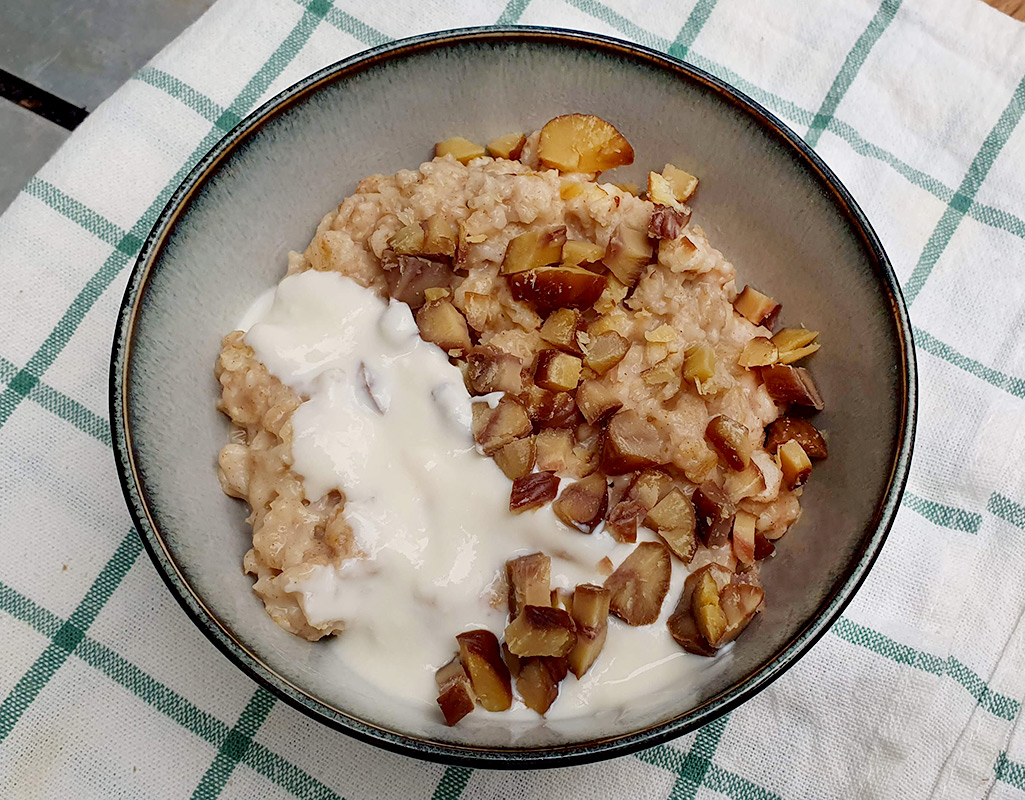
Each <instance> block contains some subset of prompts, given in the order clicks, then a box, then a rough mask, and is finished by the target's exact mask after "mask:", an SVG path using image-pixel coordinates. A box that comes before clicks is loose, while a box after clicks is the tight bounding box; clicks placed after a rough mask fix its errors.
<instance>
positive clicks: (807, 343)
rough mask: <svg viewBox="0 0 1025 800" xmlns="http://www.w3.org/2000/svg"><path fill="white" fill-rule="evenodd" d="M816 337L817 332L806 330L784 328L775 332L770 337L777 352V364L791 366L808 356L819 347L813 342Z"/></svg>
mask: <svg viewBox="0 0 1025 800" xmlns="http://www.w3.org/2000/svg"><path fill="white" fill-rule="evenodd" d="M818 336H819V334H818V331H810V330H808V329H807V328H784V329H783V330H781V331H779V332H777V333H776V334H775V335H774V336H773V337H772V343H773V344H774V345H776V348H777V349H778V350H779V363H780V364H793V363H794V362H795V361H800V360H801V359H802V358H804V357H805V356H810V355H811V354H812V353H814V352H815V351H816V350H818V349H819V347H821V345H820V344H818V343H817V342H815V340H816V339H817V338H818ZM813 342H815V343H814V344H813Z"/></svg>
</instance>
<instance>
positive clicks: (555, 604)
mask: <svg viewBox="0 0 1025 800" xmlns="http://www.w3.org/2000/svg"><path fill="white" fill-rule="evenodd" d="M550 605H551V607H552V608H561V609H563V610H564V611H569V610H570V609H571V608H573V592H572V590H570V589H552V599H551V603H550Z"/></svg>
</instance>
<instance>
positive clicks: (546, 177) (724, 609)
mask: <svg viewBox="0 0 1025 800" xmlns="http://www.w3.org/2000/svg"><path fill="white" fill-rule="evenodd" d="M632 160H633V151H632V149H631V148H630V146H629V144H628V143H627V142H626V140H625V139H623V137H622V136H621V135H620V134H619V133H618V131H616V130H615V128H614V127H612V126H611V125H610V124H609V123H607V122H604V121H603V120H600V119H597V118H595V117H586V116H583V115H567V116H564V117H559V118H556V119H555V120H552V121H551V122H549V123H548V125H546V126H545V127H544V128H543V129H542V130H541V131H539V132H536V133H534V134H532V135H530V136H526V137H525V136H520V135H509V136H503V137H501V138H500V139H497V140H495V141H494V142H492V143H491V144H489V145H488V147H487V148H486V149H485V148H482V147H479V146H477V145H475V144H473V143H472V142H469V141H467V140H464V139H452V140H448V141H446V142H442V143H439V145H438V146H437V148H436V157H435V158H434V159H433V160H432V161H430V162H427V163H425V164H423V165H421V167H420V168H419V169H418V170H415V171H414V170H403V171H400V172H398V173H396V174H395V175H391V176H383V175H374V176H370V177H368V178H366V179H364V180H363V181H361V182H360V184H359V186H358V187H357V189H356V192H355V193H354V194H353V195H352V196H350V197H348V198H346V199H345V200H344V201H343V202H342V204H341V205H340V206H339V207H338V209H337V210H335V211H332V212H331V213H329V214H328V215H327V216H325V217H324V219H323V220H322V221H321V223H320V225H319V227H318V229H317V233H316V235H315V236H314V238H313V241H312V242H311V243H310V245H309V247H308V248H307V249H306V251H305V252H304V253H302V254H298V253H293V254H291V255H290V258H289V264H288V271H287V275H286V277H285V278H284V279H283V280H282V282H281V284H280V285H279V286H278V287H277V289H276V291H275V292H274V293H273V296H272V297H268V298H266V299H265V300H264V301H262V302H261V303H260V304H258V306H257V307H254V309H253V311H252V312H251V313H250V315H249V316H248V318H247V324H246V325H245V326H243V327H244V328H245V330H238V331H235V332H233V333H230V334H229V335H228V336H227V337H225V339H224V343H223V348H222V351H221V355H220V357H219V359H218V362H217V367H216V372H217V377H218V380H219V381H220V384H221V400H220V408H221V409H222V410H223V411H224V412H225V413H226V414H227V415H228V416H229V417H230V418H231V420H232V435H231V441H230V443H229V444H227V445H225V446H224V448H223V449H222V451H221V454H220V458H219V470H218V476H219V478H220V481H221V485H222V487H223V489H224V491H225V492H226V493H227V494H229V495H231V496H233V497H238V498H240V499H243V500H245V501H247V503H248V504H249V507H250V509H251V514H250V517H249V522H250V524H251V525H252V529H253V547H252V549H251V550H250V551H249V552H248V553H247V555H246V558H245V564H244V567H245V569H246V571H247V572H248V573H250V574H252V575H253V576H254V577H255V579H256V582H255V584H254V590H255V591H256V593H257V595H259V597H260V598H261V599H262V600H263V602H264V604H265V606H266V608H267V612H268V614H269V615H270V616H271V617H272V618H273V619H274V621H275V622H276V623H277V624H278V625H280V626H281V627H282V628H284V629H285V630H287V631H290V632H291V633H294V634H296V635H299V636H302V637H304V638H306V639H309V640H311V641H316V640H319V639H321V638H323V637H327V636H334V635H336V634H337V636H336V637H335V638H336V639H337V641H338V644H339V645H340V646H341V647H342V649H341V650H340V651H339V652H340V658H341V660H342V661H343V662H344V667H345V668H348V669H352V670H355V671H358V672H360V673H361V674H363V675H365V676H367V677H368V679H369V680H371V681H372V682H374V683H376V684H377V685H378V686H380V687H381V688H382V690H384V691H390V692H395V693H398V694H403V695H408V696H409V697H410V698H411V700H414V701H415V700H418V699H419V700H421V701H423V700H425V699H426V700H430V701H431V702H433V700H434V698H435V697H436V698H437V702H438V705H439V706H440V708H441V712H442V714H443V716H444V719H445V720H446V721H447V722H448V723H449V724H455V723H456V722H458V720H459V719H460V718H461V717H462V716H464V715H465V714H466V713H469V712H470V711H472V710H473V709H474V708H475V707H476V705H478V704H479V705H480V706H482V707H483V708H484V709H486V710H489V711H506V710H508V709H510V708H512V709H513V711H514V712H515V711H516V710H518V709H524V708H526V709H533V711H536V712H538V713H541V714H545V713H548V714H549V715H551V714H556V713H571V712H572V711H573V710H577V711H579V710H580V709H581V708H583V707H585V706H589V705H597V706H602V705H608V704H613V703H623V702H629V696H630V694H631V693H636V694H640V693H643V692H645V691H650V690H651V689H652V688H657V687H660V686H671V685H674V684H676V685H679V682H680V681H685V680H686V679H687V676H688V675H689V674H691V673H692V670H693V668H694V664H695V663H696V661H697V660H698V659H696V658H695V656H713V655H715V654H716V652H717V651H718V650H719V649H720V648H722V647H725V646H727V645H728V644H729V643H730V642H731V641H733V639H734V638H736V636H738V635H739V634H740V633H741V632H742V631H743V630H744V628H745V627H746V626H747V624H748V623H749V622H750V621H751V619H752V618H754V616H755V615H756V614H757V612H758V611H759V610H760V609H761V607H762V605H763V603H764V602H765V600H764V592H763V590H762V588H761V584H760V581H759V579H758V562H759V561H760V560H761V559H763V558H766V557H770V556H771V555H772V554H773V552H774V548H775V545H774V542H775V541H776V540H778V539H779V538H780V537H781V536H782V535H783V534H784V533H785V532H786V531H787V529H788V528H789V527H790V526H791V525H792V524H793V523H794V522H795V521H796V520H797V518H798V516H799V514H800V505H799V498H800V494H801V491H802V489H801V487H802V485H803V484H804V482H805V481H806V480H807V478H808V476H809V474H810V472H811V459H817V458H825V456H826V446H825V441H824V439H823V438H822V436H821V434H820V433H819V432H818V431H817V430H816V429H815V427H814V426H813V424H812V423H811V422H809V421H808V419H807V414H808V413H811V412H814V411H815V410H818V409H821V407H822V401H821V399H820V397H819V394H818V391H817V389H816V388H815V385H814V382H813V381H812V379H811V376H810V374H809V373H808V372H807V371H806V370H805V369H803V368H801V367H798V366H795V364H796V362H798V361H800V360H801V359H803V358H806V357H807V356H809V355H811V354H812V353H814V352H815V351H816V350H817V349H818V347H819V345H818V343H817V341H816V339H817V334H816V333H815V332H814V331H808V330H806V329H804V328H782V329H780V330H778V331H776V332H775V333H774V332H773V329H774V326H775V323H776V318H777V316H778V314H779V310H780V306H779V305H778V304H777V303H776V302H775V301H774V300H772V299H771V298H769V297H767V296H765V295H764V294H762V293H760V292H758V291H756V290H755V289H754V288H753V287H750V286H748V287H745V288H744V289H743V291H738V287H737V281H736V276H735V272H734V269H733V267H732V265H731V264H730V263H729V262H727V261H726V260H725V258H724V257H723V255H722V254H721V253H720V252H719V251H718V250H716V249H714V248H713V247H712V246H711V245H710V244H709V242H708V240H707V239H706V237H705V235H704V233H703V232H702V231H701V229H700V228H698V227H696V226H694V225H692V224H690V209H689V207H688V206H687V205H686V203H687V201H688V200H689V199H690V198H691V196H692V195H693V193H694V191H695V189H696V187H697V183H698V181H697V179H696V178H695V177H693V176H691V175H689V174H688V173H686V172H684V171H683V170H681V169H679V168H677V167H675V166H673V165H666V166H665V168H664V169H663V170H662V171H661V172H652V173H649V177H648V183H647V187H646V191H644V193H643V195H641V193H640V192H639V191H638V190H637V189H636V188H634V187H629V186H618V185H614V184H611V183H604V182H601V181H600V180H599V179H598V174H599V173H600V172H602V171H604V170H606V169H610V168H612V167H615V166H619V165H622V164H628V163H630V162H632ZM642 673H643V674H644V676H645V677H644V679H639V677H638V676H639V675H640V674H642ZM556 698H560V700H559V702H558V703H556V704H555V705H553V703H554V702H555V700H556ZM549 709H551V711H549ZM530 713H533V712H530Z"/></svg>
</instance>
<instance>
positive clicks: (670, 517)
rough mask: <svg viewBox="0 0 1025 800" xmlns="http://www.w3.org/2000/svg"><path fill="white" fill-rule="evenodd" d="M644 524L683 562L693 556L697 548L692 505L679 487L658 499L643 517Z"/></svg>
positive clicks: (687, 561) (686, 561)
mask: <svg viewBox="0 0 1025 800" xmlns="http://www.w3.org/2000/svg"><path fill="white" fill-rule="evenodd" d="M644 524H645V525H647V526H648V527H649V528H651V529H652V530H653V531H655V532H656V533H657V534H658V535H659V536H661V537H662V539H663V540H664V541H665V543H666V544H667V545H669V549H670V550H672V551H673V553H675V554H676V556H677V557H678V558H680V559H682V560H683V561H684V563H689V562H690V560H691V559H692V558H694V552H695V551H696V550H697V538H696V537H695V531H696V522H695V517H694V506H693V505H691V502H690V500H688V499H687V495H685V494H684V493H683V492H681V491H680V490H679V489H676V488H674V489H672V490H671V491H670V492H669V493H668V494H666V496H665V497H663V498H662V499H661V500H659V501H658V503H656V504H655V507H654V508H652V509H651V511H649V512H648V515H647V516H646V517H645V518H644Z"/></svg>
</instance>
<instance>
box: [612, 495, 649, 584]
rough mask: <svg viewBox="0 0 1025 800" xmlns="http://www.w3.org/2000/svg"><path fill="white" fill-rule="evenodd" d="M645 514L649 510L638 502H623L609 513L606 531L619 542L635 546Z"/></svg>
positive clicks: (617, 504)
mask: <svg viewBox="0 0 1025 800" xmlns="http://www.w3.org/2000/svg"><path fill="white" fill-rule="evenodd" d="M645 513H647V509H646V508H645V507H644V505H643V504H641V503H639V502H637V501H636V500H621V501H619V502H618V503H616V505H614V506H613V507H612V510H611V511H609V516H608V518H607V519H606V520H605V530H607V531H608V532H609V533H610V534H611V535H612V538H613V539H615V540H616V541H617V542H627V543H629V544H633V543H634V542H636V541H637V524H638V523H639V522H640V521H641V519H643V517H644V515H645ZM610 572H611V570H610Z"/></svg>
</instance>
